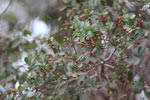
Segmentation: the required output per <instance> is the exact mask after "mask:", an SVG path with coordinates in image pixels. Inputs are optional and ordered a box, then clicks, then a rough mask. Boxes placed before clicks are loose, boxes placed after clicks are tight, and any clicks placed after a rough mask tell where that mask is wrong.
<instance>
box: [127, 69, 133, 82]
mask: <svg viewBox="0 0 150 100" xmlns="http://www.w3.org/2000/svg"><path fill="white" fill-rule="evenodd" d="M128 80H129V81H130V82H131V81H132V80H133V73H132V71H129V72H128Z"/></svg>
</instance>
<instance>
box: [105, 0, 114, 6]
mask: <svg viewBox="0 0 150 100" xmlns="http://www.w3.org/2000/svg"><path fill="white" fill-rule="evenodd" d="M106 3H107V5H108V6H110V7H112V6H113V3H114V0H106Z"/></svg>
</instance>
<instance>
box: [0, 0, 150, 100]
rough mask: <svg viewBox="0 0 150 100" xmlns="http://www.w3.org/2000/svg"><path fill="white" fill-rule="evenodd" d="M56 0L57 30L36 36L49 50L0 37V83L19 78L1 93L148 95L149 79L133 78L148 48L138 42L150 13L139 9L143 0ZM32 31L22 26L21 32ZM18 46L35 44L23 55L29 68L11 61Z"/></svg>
mask: <svg viewBox="0 0 150 100" xmlns="http://www.w3.org/2000/svg"><path fill="white" fill-rule="evenodd" d="M58 1H59V0H58ZM59 2H60V4H59V5H58V7H59V15H60V17H59V18H58V21H59V29H58V31H57V32H55V33H51V34H50V35H49V36H47V37H45V38H44V39H42V40H40V39H39V40H40V43H41V44H42V43H45V44H46V45H45V46H47V48H48V49H49V50H50V51H51V52H46V50H45V49H44V48H43V47H42V46H39V45H38V44H37V43H39V42H35V41H36V40H34V41H33V42H32V43H30V42H28V41H26V40H24V39H23V40H22V39H21V40H20V37H19V36H18V38H15V39H13V38H12V39H11V38H8V40H9V41H6V42H4V41H3V43H5V45H4V44H3V45H2V46H1V47H2V48H0V54H1V57H7V58H6V59H5V58H1V59H3V64H2V68H1V70H0V78H1V81H0V84H1V85H2V86H5V85H6V84H8V83H13V84H16V82H18V83H19V86H17V87H15V86H13V88H11V89H10V90H9V91H7V92H5V93H4V94H5V96H4V97H5V98H6V99H7V100H136V99H135V96H136V93H140V92H141V91H144V92H145V94H146V96H149V93H150V89H149V88H148V86H147V85H145V84H147V83H148V81H149V80H145V78H144V77H143V76H140V77H139V79H135V78H134V77H135V75H136V73H138V72H137V71H136V70H135V69H134V68H133V67H136V66H142V63H141V59H142V57H143V56H145V53H147V52H149V51H148V49H147V48H145V47H143V46H142V45H141V44H142V43H143V41H142V40H144V39H147V40H149V37H150V36H149V35H150V29H149V28H150V23H149V22H148V19H149V18H148V17H149V15H148V14H147V12H146V11H145V10H141V9H142V7H143V6H144V5H145V4H146V3H147V2H144V1H143V0H130V1H127V0H125V1H123V0H64V1H62V2H61V1H59ZM30 34H31V33H30V32H29V31H27V30H25V31H24V35H30ZM7 47H11V48H7ZM35 47H36V48H35ZM20 48H21V49H22V50H24V51H27V52H29V51H30V50H31V49H34V48H35V50H34V51H30V52H29V54H28V56H27V57H25V58H24V61H25V63H26V64H25V65H23V66H24V67H26V68H27V70H26V71H25V72H24V73H22V74H20V73H18V68H19V67H18V66H16V67H12V64H11V63H10V62H13V61H9V59H10V57H12V56H16V55H20V54H18V53H19V52H18V51H17V50H20ZM3 52H4V53H3ZM16 53H17V54H16ZM20 53H22V52H20ZM8 55H9V56H8ZM17 57H18V58H20V57H19V56H17ZM11 60H12V59H11ZM137 68H138V67H137ZM139 75H141V74H139Z"/></svg>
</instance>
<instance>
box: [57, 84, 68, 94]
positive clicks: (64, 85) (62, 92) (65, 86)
mask: <svg viewBox="0 0 150 100" xmlns="http://www.w3.org/2000/svg"><path fill="white" fill-rule="evenodd" d="M66 89H67V85H66V81H64V82H62V83H61V84H60V88H59V90H58V91H59V95H63V94H64V93H65V91H66Z"/></svg>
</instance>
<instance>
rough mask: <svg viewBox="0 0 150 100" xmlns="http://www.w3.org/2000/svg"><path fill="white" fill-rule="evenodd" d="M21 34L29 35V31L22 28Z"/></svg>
mask: <svg viewBox="0 0 150 100" xmlns="http://www.w3.org/2000/svg"><path fill="white" fill-rule="evenodd" d="M23 35H24V36H27V35H31V32H30V31H29V30H24V31H23Z"/></svg>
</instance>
